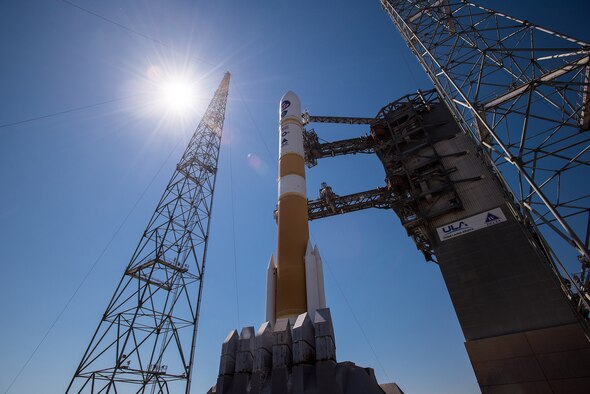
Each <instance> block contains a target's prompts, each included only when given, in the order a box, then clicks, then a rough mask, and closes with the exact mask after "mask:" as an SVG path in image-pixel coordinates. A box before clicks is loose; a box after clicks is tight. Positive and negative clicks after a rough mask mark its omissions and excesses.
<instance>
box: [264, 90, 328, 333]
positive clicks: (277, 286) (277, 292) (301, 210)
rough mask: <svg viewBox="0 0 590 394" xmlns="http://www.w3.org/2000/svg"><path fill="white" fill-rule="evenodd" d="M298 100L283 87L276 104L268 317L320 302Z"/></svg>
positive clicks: (310, 307) (288, 314)
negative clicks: (274, 238) (274, 228)
mask: <svg viewBox="0 0 590 394" xmlns="http://www.w3.org/2000/svg"><path fill="white" fill-rule="evenodd" d="M304 155H305V152H304V148H303V121H302V118H301V103H300V101H299V97H297V95H296V94H295V93H293V92H287V93H286V94H285V95H284V96H283V98H282V99H281V102H280V106H279V196H278V199H279V201H278V209H277V221H278V247H277V260H276V264H275V261H274V259H272V258H271V261H270V263H269V266H268V273H267V320H269V321H272V322H273V323H274V320H275V319H279V318H285V317H288V318H292V317H296V316H298V315H299V314H301V313H305V312H310V313H313V312H314V311H315V310H316V309H319V308H325V306H326V305H325V304H326V301H325V296H324V278H323V270H322V262H321V258H320V256H319V251H318V249H317V247H315V248H313V247H312V246H311V243H310V242H309V226H308V215H307V194H306V190H305V162H304Z"/></svg>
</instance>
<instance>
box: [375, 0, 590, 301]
mask: <svg viewBox="0 0 590 394" xmlns="http://www.w3.org/2000/svg"><path fill="white" fill-rule="evenodd" d="M381 4H382V6H383V8H384V9H385V10H386V12H387V13H388V14H389V16H390V17H391V19H392V21H393V22H394V24H395V26H396V27H397V29H398V30H399V31H400V32H401V34H402V37H403V39H404V40H405V42H406V44H407V45H408V47H409V48H410V49H411V51H412V52H413V53H414V55H415V56H416V57H417V59H418V61H419V62H420V64H421V65H422V67H423V68H424V70H425V71H426V73H427V74H428V76H429V77H430V79H431V80H432V81H433V83H434V85H435V87H436V89H437V91H438V93H439V95H440V97H441V99H442V100H443V101H444V102H445V103H446V105H447V106H448V107H449V109H450V110H451V112H452V113H453V115H454V117H455V118H456V120H457V121H458V122H459V124H460V126H461V127H462V128H463V130H464V131H465V132H466V133H467V134H469V135H471V136H472V137H473V138H474V139H475V140H476V142H477V144H478V146H479V148H480V149H481V152H482V154H483V155H484V157H486V160H488V162H489V165H490V166H491V167H492V168H493V170H494V171H495V172H496V173H497V174H498V176H499V177H500V179H501V180H502V181H503V183H504V187H505V190H506V192H507V194H508V196H509V198H513V199H514V202H515V203H516V204H515V205H516V207H517V209H518V210H519V211H520V215H521V217H522V219H523V220H524V221H525V222H527V223H528V226H529V227H530V229H531V231H533V232H535V233H537V234H542V236H541V237H540V239H541V240H542V241H541V242H542V244H543V245H544V247H545V248H546V250H545V253H546V254H547V255H548V256H550V259H551V260H552V263H553V264H554V269H555V270H556V272H558V273H559V275H558V276H559V277H560V279H561V282H562V287H563V288H564V290H566V292H568V293H569V295H570V297H571V298H572V300H573V301H574V302H576V303H578V306H579V310H580V311H582V310H584V309H586V310H588V308H589V307H590V305H589V302H590V296H589V290H590V289H589V287H590V262H589V261H590V254H589V251H588V246H589V240H590V184H589V183H588V175H589V171H588V170H589V159H590V152H589V151H590V134H589V131H588V130H589V128H590V95H589V86H590V85H589V78H590V44H588V43H586V42H582V41H580V40H577V39H575V38H572V37H569V36H567V35H564V34H560V33H557V32H554V31H551V30H549V29H546V28H543V27H540V26H537V25H534V24H532V23H530V22H528V21H523V20H519V19H517V18H514V17H511V16H508V15H504V14H501V13H498V12H496V11H493V10H490V9H487V8H484V7H481V6H479V5H477V4H473V3H470V2H467V1H462V0H381ZM564 241H565V242H564ZM576 258H577V259H579V261H580V263H581V267H580V266H579V265H577V264H576V263H575V260H576ZM571 271H577V272H576V273H575V274H573V275H572V274H570V272H571Z"/></svg>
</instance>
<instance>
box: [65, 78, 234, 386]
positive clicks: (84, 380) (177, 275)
mask: <svg viewBox="0 0 590 394" xmlns="http://www.w3.org/2000/svg"><path fill="white" fill-rule="evenodd" d="M229 80H230V74H229V73H226V74H225V76H224V77H223V80H222V81H221V83H220V85H219V87H218V89H217V91H216V92H215V96H214V97H213V99H212V100H211V103H210V104H209V107H208V108H207V111H206V112H205V115H204V116H203V118H202V119H201V122H200V123H199V125H198V126H197V129H196V131H195V133H194V135H193V136H192V138H191V140H190V142H189V144H188V147H187V148H186V150H185V152H184V154H183V156H182V159H180V162H179V163H178V165H177V166H176V170H175V171H174V174H173V175H172V178H171V179H170V182H169V183H168V186H167V187H166V190H165V191H164V194H163V195H162V198H161V199H160V202H159V203H158V206H157V208H156V211H155V212H154V214H153V215H152V218H151V219H150V221H149V223H148V225H147V228H146V230H145V231H144V232H143V234H142V236H141V240H140V241H139V245H138V246H137V249H136V250H135V253H134V254H133V257H132V258H131V261H130V262H129V264H128V265H127V268H126V269H125V272H124V274H123V277H122V278H121V281H120V282H119V285H118V287H117V289H116V290H115V294H114V295H113V297H112V299H111V301H110V302H109V304H108V306H107V308H106V310H105V312H104V313H103V315H102V317H101V320H100V323H99V325H98V328H97V329H96V331H95V333H94V335H93V336H92V339H91V340H90V344H89V345H88V348H87V349H86V351H85V352H84V355H83V357H82V360H81V361H80V364H79V365H78V367H77V369H76V372H75V373H74V377H73V378H72V380H71V382H70V385H69V386H68V389H67V392H68V393H148V392H149V393H170V392H174V393H180V392H183V393H189V392H190V383H191V377H192V366H193V360H194V356H195V341H196V336H197V323H198V320H199V309H200V304H201V293H202V289H203V275H204V270H205V258H206V255H207V241H208V238H209V227H210V224H211V209H212V203H213V192H214V188H215V179H216V175H217V163H218V158H219V147H220V144H221V134H222V130H223V121H224V119H225V107H226V103H227V95H228V89H229Z"/></svg>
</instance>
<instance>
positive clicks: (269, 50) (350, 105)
mask: <svg viewBox="0 0 590 394" xmlns="http://www.w3.org/2000/svg"><path fill="white" fill-rule="evenodd" d="M75 3H76V4H79V5H81V6H83V7H85V8H87V9H89V10H92V11H94V12H96V13H98V14H100V15H103V16H105V17H107V18H109V19H112V20H114V21H117V22H119V23H121V24H123V25H125V26H127V27H129V28H131V29H132V30H134V31H136V32H139V33H141V34H143V35H147V36H149V37H151V38H153V39H155V40H157V41H159V42H155V41H153V40H149V39H147V38H145V37H142V36H140V35H138V34H134V33H133V32H130V31H129V30H125V29H123V28H121V27H118V26H115V25H113V24H111V23H108V22H106V21H104V20H101V19H100V18H98V17H96V16H92V15H89V14H88V13H85V12H83V11H81V10H80V9H77V8H75V7H73V6H71V5H68V4H66V3H65V2H62V1H57V0H55V1H10V0H9V1H4V2H2V3H1V4H0V48H2V58H1V60H0V86H1V87H2V93H1V94H0V126H1V125H5V124H7V123H12V122H18V121H20V120H23V119H29V118H32V117H37V116H43V115H46V114H51V113H55V112H59V111H63V110H68V109H70V108H75V107H79V106H85V105H90V104H94V103H98V102H104V101H109V100H114V99H121V100H120V101H117V102H113V103H110V104H104V105H100V106H96V107H92V108H88V109H85V110H80V111H75V112H71V113H67V114H63V115H61V116H55V117H49V118H44V119H40V120H37V121H32V122H27V123H22V124H19V125H14V126H7V127H0V179H1V185H2V186H1V187H0V220H2V226H1V227H0V246H1V247H2V254H1V257H0V264H1V267H2V275H0V310H2V320H1V322H2V324H0V349H1V350H0V370H1V371H2V373H1V374H0V392H5V391H6V390H7V388H8V386H9V385H10V383H11V382H12V380H13V378H14V377H15V376H16V374H17V373H18V372H19V370H20V368H21V367H22V366H23V365H24V363H25V362H26V361H27V359H28V358H29V356H30V355H31V353H32V352H33V351H34V349H35V347H36V346H37V344H38V343H39V341H41V339H42V338H43V336H44V335H45V333H46V332H47V330H48V329H49V328H50V326H51V325H52V323H53V321H54V320H55V319H56V317H57V316H58V315H59V314H60V311H61V310H62V308H63V307H64V305H66V303H67V302H68V300H69V299H70V297H71V296H72V294H73V293H74V292H75V291H76V289H77V288H78V287H79V286H80V284H81V283H82V285H81V286H80V287H79V291H78V292H77V294H76V296H75V297H74V298H73V300H72V302H71V303H70V304H69V306H68V307H67V309H66V310H65V312H64V313H63V314H62V315H61V317H60V318H59V319H58V320H57V323H56V324H55V326H54V327H53V328H52V330H51V331H50V333H49V335H48V336H47V338H46V339H45V341H44V342H43V343H42V345H41V346H40V347H39V348H38V350H37V351H36V353H35V354H34V356H33V358H32V359H31V360H30V363H29V364H28V366H27V367H26V368H25V369H24V371H23V373H22V374H21V375H20V377H19V379H18V380H17V381H16V383H15V384H14V386H13V387H12V389H11V390H10V393H15V394H16V393H33V392H43V393H61V392H63V391H64V389H65V387H66V385H67V383H68V382H69V379H70V377H71V375H72V373H73V372H74V369H75V367H76V366H77V363H78V362H79V360H80V357H81V355H82V353H83V351H84V349H85V346H86V345H87V342H88V341H89V339H90V336H91V334H92V331H93V330H94V328H95V327H96V324H97V323H98V321H99V317H100V315H101V313H102V312H103V310H104V307H105V306H106V303H107V302H108V299H109V297H110V296H111V294H112V292H113V291H114V289H115V286H116V283H117V281H118V280H119V278H120V275H121V274H122V271H123V269H124V267H125V265H126V264H127V263H128V261H129V258H130V257H131V254H132V252H133V250H134V248H135V246H136V243H137V241H138V240H139V236H140V234H141V233H142V231H143V229H144V228H145V225H146V224H147V220H148V219H149V216H150V215H151V213H152V211H153V209H154V208H155V205H156V203H157V201H158V199H159V197H160V195H161V193H162V191H163V188H164V187H165V185H166V183H167V181H168V179H169V177H170V175H171V173H172V171H173V169H174V166H175V163H176V161H177V160H178V159H179V158H180V155H181V153H182V150H183V149H184V147H185V144H186V142H187V140H188V137H189V136H190V134H191V133H192V130H193V129H194V128H195V126H196V125H197V123H198V121H199V119H200V116H201V115H202V113H203V111H204V108H205V106H206V105H207V103H208V101H209V99H210V97H211V95H212V93H213V91H214V89H215V88H216V86H217V84H218V83H219V81H220V80H221V77H222V74H223V72H225V71H226V70H229V71H230V72H231V73H232V81H231V85H230V98H229V103H228V110H227V113H226V127H225V130H224V139H223V146H222V152H221V157H220V167H219V177H218V183H217V189H216V201H215V206H214V213H213V224H212V232H211V242H210V251H209V256H208V265H207V272H206V278H205V290H204V294H203V309H202V313H201V319H200V325H199V337H198V343H197V345H198V350H197V356H196V364H195V375H194V376H195V377H194V382H193V392H195V393H199V392H205V391H206V390H207V389H208V388H209V387H210V386H211V385H212V384H213V383H214V382H215V378H216V375H217V368H218V362H219V351H220V347H221V342H222V340H223V338H224V337H225V336H226V334H227V333H228V332H229V331H230V330H231V329H233V328H235V327H238V325H242V326H243V325H254V326H256V327H257V326H258V325H259V324H260V323H262V322H263V319H264V299H265V294H264V292H265V287H264V280H265V273H266V265H267V262H268V258H269V256H270V255H271V254H272V253H274V252H275V249H276V225H275V223H274V221H273V218H272V211H273V209H274V207H275V204H276V193H277V191H276V157H277V143H276V142H277V137H276V130H277V116H278V115H277V106H278V100H279V98H280V97H281V96H282V94H283V93H284V92H285V91H287V90H293V91H295V92H297V93H298V94H299V96H300V98H301V101H302V106H303V107H304V108H306V109H309V111H310V113H312V114H318V115H320V114H325V115H349V116H373V115H375V114H376V113H377V111H378V110H379V109H380V108H381V107H382V106H384V105H385V104H387V103H388V102H390V101H392V100H394V99H396V98H398V97H400V96H403V95H405V94H407V93H410V92H413V91H415V90H416V89H418V88H422V89H427V88H430V87H431V84H430V83H429V81H428V80H427V78H426V76H425V74H424V73H423V71H422V70H421V68H420V67H419V66H418V64H417V62H416V61H415V60H414V59H413V58H412V57H411V54H410V53H409V51H408V50H407V49H406V48H405V46H404V44H403V42H402V40H401V38H400V36H399V34H398V33H397V31H396V30H395V28H394V26H393V24H392V23H391V22H390V21H389V19H388V17H387V15H386V14H385V13H384V12H383V11H382V10H381V8H380V5H379V2H378V1H377V0H374V1H364V2H354V1H340V2H332V1H325V2H317V1H293V2H285V1H273V2H271V1H264V2H263V1H248V2H245V1H241V2H240V1H229V0H219V1H202V0H201V1H188V0H187V1H179V0H175V1H166V2H164V1H148V0H142V1H130V0H128V1H102V2H93V1H89V0H77V1H75ZM483 4H484V5H487V6H489V7H491V8H495V9H497V10H499V11H503V12H506V13H508V14H511V15H514V16H516V17H520V18H523V19H527V20H530V21H532V22H535V23H539V24H541V25H544V26H547V27H550V28H553V29H556V30H558V31H561V32H564V33H567V34H570V35H573V36H575V37H579V38H581V39H584V40H586V41H588V40H590V33H589V32H588V30H587V27H584V26H586V23H587V20H586V19H587V15H588V12H589V11H590V4H589V3H587V2H585V1H581V0H580V1H569V2H549V1H532V0H526V1H520V2H511V3H508V2H493V1H485V2H484V3H483ZM162 43H164V44H165V45H162ZM151 66H155V67H158V68H159V69H160V70H161V72H162V73H163V74H166V75H168V74H175V73H190V74H191V75H192V76H193V79H195V80H196V81H197V82H196V85H195V91H196V92H197V93H196V94H197V97H196V99H195V110H194V112H193V113H192V114H191V115H190V116H184V117H181V118H179V117H174V116H171V115H169V114H168V115H167V114H166V113H165V110H164V109H162V108H159V107H158V106H157V105H154V104H153V96H154V83H153V81H152V80H151V79H150V76H149V73H148V70H149V68H150V67H151ZM131 96H132V97H131ZM315 129H316V131H317V132H318V134H319V136H320V137H322V138H324V139H326V140H335V139H340V138H346V137H349V136H355V135H359V134H364V133H366V132H368V130H367V129H366V128H363V127H358V126H356V127H354V126H338V127H335V126H330V125H315ZM230 149H231V158H232V165H231V166H230V160H229V158H230ZM230 174H231V175H232V177H231V178H233V188H232V187H230V186H232V185H230ZM383 177H384V173H383V169H382V168H381V167H380V164H379V162H378V160H377V159H376V158H375V157H371V156H353V157H341V158H335V159H330V160H324V161H320V163H319V164H318V166H317V167H314V168H312V169H311V170H309V171H308V178H307V179H308V195H309V197H310V198H315V197H316V196H317V189H318V188H319V185H320V183H321V182H323V181H326V182H328V183H329V184H330V185H331V186H332V187H333V188H334V191H335V192H336V193H339V194H347V193H352V192H355V191H360V190H366V189H370V188H373V187H377V186H381V185H382V184H383ZM232 190H233V207H234V209H233V212H232V208H231V207H232ZM126 217H127V219H126V220H124V219H125V218H126ZM121 225H122V227H121V230H120V231H118V232H117V229H118V228H119V227H120V226H121ZM232 226H235V230H236V231H235V233H236V237H235V245H236V250H235V253H236V255H237V260H236V263H237V281H238V286H237V288H238V294H239V321H238V308H237V305H236V293H235V292H236V285H235V281H236V277H235V275H234V258H233V255H234V250H233V240H232ZM311 233H312V238H313V241H314V242H315V243H317V244H318V245H319V248H320V252H321V254H322V257H323V260H324V262H325V264H327V265H328V269H326V270H325V271H326V291H327V302H328V305H329V306H330V307H331V309H332V314H333V317H334V321H335V330H336V340H337V352H338V358H339V360H341V361H343V360H351V361H354V362H355V363H357V364H359V365H362V366H370V367H373V368H374V369H375V371H376V373H377V376H378V378H379V380H380V381H382V382H385V381H388V380H394V381H396V382H398V383H399V384H400V386H401V387H402V388H403V389H404V390H405V391H406V392H408V393H433V392H437V393H473V392H477V390H478V388H477V383H476V381H475V378H474V376H473V372H472V370H471V366H470V364H469V360H468V358H467V355H466V353H465V350H464V346H463V336H462V333H461V330H460V327H459V325H458V322H457V319H456V317H455V314H454V311H453V308H452V305H451V302H450V300H449V297H448V294H447V291H446V289H445V286H444V283H443V281H442V278H441V275H440V272H439V269H438V268H437V267H436V266H435V265H433V264H429V263H426V262H424V261H423V258H422V256H421V255H420V254H419V253H418V252H417V251H416V250H415V247H414V246H413V244H412V242H411V241H410V240H409V239H408V237H407V236H406V234H405V231H404V230H403V228H402V227H401V226H400V224H399V221H398V219H397V218H396V216H395V215H394V213H393V212H388V211H363V212H356V213H352V214H349V215H345V216H337V217H332V218H328V219H323V220H321V221H317V222H312V223H311ZM113 237H114V238H113ZM111 239H112V242H110V240H111ZM107 245H108V248H107V249H106V251H105V253H104V254H102V255H101V253H102V251H103V250H104V249H105V247H106V246H107ZM101 256H102V257H101ZM99 257H100V259H99V260H98V262H97V263H96V265H94V264H95V262H96V261H97V259H98V258H99ZM93 266H94V269H92V270H91V267H93ZM89 270H91V271H90V274H89V275H88V276H87V278H86V280H84V278H85V276H86V274H87V273H88V272H89ZM83 280H84V281H83ZM343 294H344V295H343ZM357 321H358V322H360V324H361V326H362V329H361V328H359V324H357ZM363 332H364V334H363ZM365 335H366V337H367V338H368V341H369V343H370V345H369V344H368V343H367V340H366V339H365ZM371 348H373V349H374V352H373V351H372V350H371Z"/></svg>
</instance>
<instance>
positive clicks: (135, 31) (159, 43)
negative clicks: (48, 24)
mask: <svg viewBox="0 0 590 394" xmlns="http://www.w3.org/2000/svg"><path fill="white" fill-rule="evenodd" d="M62 2H63V3H65V4H67V5H69V6H71V7H74V8H77V9H79V10H80V11H83V12H85V13H87V14H89V15H92V16H94V17H96V18H99V19H101V20H103V21H105V22H108V23H110V24H112V25H115V26H117V27H120V28H121V29H124V30H127V31H128V32H131V33H133V34H136V35H138V36H140V37H142V38H145V39H147V40H150V41H152V42H155V43H156V44H158V45H161V46H163V47H166V48H169V49H173V50H175V51H178V52H181V53H183V54H185V53H186V51H185V50H182V49H180V48H178V47H176V46H174V45H170V44H167V43H165V42H163V41H161V40H159V39H157V38H153V37H150V36H148V35H147V34H144V33H142V32H139V31H137V30H135V29H132V28H130V27H128V26H125V25H124V24H122V23H119V22H117V21H114V20H112V19H109V18H107V17H106V16H102V15H100V14H98V13H96V12H94V11H91V10H89V9H87V8H84V7H82V6H80V5H78V4H75V3H72V2H71V1H68V0H62ZM190 57H192V58H193V59H195V60H197V61H199V62H201V63H205V64H208V65H210V66H217V64H214V63H211V62H208V61H206V60H203V59H202V58H200V57H197V56H194V55H191V56H190Z"/></svg>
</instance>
